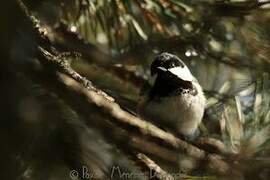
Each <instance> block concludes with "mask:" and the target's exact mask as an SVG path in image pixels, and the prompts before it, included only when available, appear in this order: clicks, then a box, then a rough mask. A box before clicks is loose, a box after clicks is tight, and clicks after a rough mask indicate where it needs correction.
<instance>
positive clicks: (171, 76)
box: [138, 52, 205, 138]
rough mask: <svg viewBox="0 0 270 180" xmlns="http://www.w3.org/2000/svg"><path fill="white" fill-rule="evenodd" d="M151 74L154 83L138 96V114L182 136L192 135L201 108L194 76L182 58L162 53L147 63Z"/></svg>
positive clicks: (197, 84)
mask: <svg viewBox="0 0 270 180" xmlns="http://www.w3.org/2000/svg"><path fill="white" fill-rule="evenodd" d="M151 77H152V78H153V79H154V83H153V85H151V86H150V88H149V90H148V91H147V92H146V93H145V94H144V95H143V96H142V97H141V100H140V102H139V105H138V111H139V114H140V115H141V116H142V117H144V118H146V119H147V118H149V119H151V120H153V121H154V122H158V123H159V124H160V125H163V126H165V129H167V128H169V130H173V131H174V132H175V131H176V132H177V133H179V134H180V135H183V136H184V137H185V138H193V137H194V135H195V132H196V130H197V128H198V125H199V124H200V122H201V120H202V117H203V114H204V107H205V97H204V94H203V91H202V88H201V86H200V84H199V83H198V81H197V79H196V78H195V77H194V76H193V75H192V74H191V72H190V70H189V69H188V67H187V66H186V65H185V63H184V62H183V61H181V60H180V59H179V58H178V57H177V56H175V55H173V54H169V53H166V52H164V53H161V54H160V55H158V56H157V57H156V58H155V60H154V61H153V63H152V64H151ZM163 126H162V127H163Z"/></svg>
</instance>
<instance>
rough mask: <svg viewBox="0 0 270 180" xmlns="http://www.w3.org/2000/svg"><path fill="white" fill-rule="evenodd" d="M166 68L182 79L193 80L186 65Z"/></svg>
mask: <svg viewBox="0 0 270 180" xmlns="http://www.w3.org/2000/svg"><path fill="white" fill-rule="evenodd" d="M168 70H169V71H170V72H171V73H173V74H174V75H176V76H177V77H179V78H181V79H182V80H184V81H192V80H193V76H192V74H191V72H190V71H189V69H188V68H187V67H186V66H185V67H183V68H182V67H174V68H170V69H168Z"/></svg>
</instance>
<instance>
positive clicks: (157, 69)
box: [151, 66, 167, 76]
mask: <svg viewBox="0 0 270 180" xmlns="http://www.w3.org/2000/svg"><path fill="white" fill-rule="evenodd" d="M166 71H167V69H166V68H164V67H161V66H159V67H157V68H156V70H155V71H152V72H151V76H153V75H155V74H156V73H157V72H166Z"/></svg>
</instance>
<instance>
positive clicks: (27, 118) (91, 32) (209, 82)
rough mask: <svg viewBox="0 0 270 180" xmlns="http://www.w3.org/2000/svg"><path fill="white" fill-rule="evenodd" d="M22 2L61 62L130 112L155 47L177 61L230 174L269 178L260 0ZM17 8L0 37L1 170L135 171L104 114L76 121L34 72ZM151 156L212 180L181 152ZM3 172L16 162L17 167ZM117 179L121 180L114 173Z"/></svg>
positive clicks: (26, 175)
mask: <svg viewBox="0 0 270 180" xmlns="http://www.w3.org/2000/svg"><path fill="white" fill-rule="evenodd" d="M23 2H24V4H25V6H26V7H27V8H28V9H29V11H30V12H31V13H32V15H34V16H35V17H36V18H37V19H38V20H39V21H40V22H41V24H42V26H43V27H44V28H45V34H46V35H47V36H48V38H49V40H50V41H51V42H53V43H52V44H53V46H54V47H55V49H57V50H58V51H62V52H66V53H70V54H72V55H71V56H70V57H69V59H68V61H69V63H70V64H71V67H72V68H73V69H74V70H76V71H77V72H78V73H79V74H81V75H83V76H84V77H86V78H87V79H89V80H90V81H91V82H92V83H93V84H94V85H95V86H96V87H98V88H100V89H101V90H103V91H105V92H106V93H108V94H109V95H110V96H112V97H114V98H115V100H116V102H117V103H119V104H120V105H121V107H123V108H124V109H125V110H127V111H129V112H131V113H133V114H135V115H136V113H137V112H136V108H137V103H138V99H139V97H140V91H141V89H142V88H143V87H144V86H145V84H147V83H148V80H149V77H150V71H149V67H150V64H151V62H152V61H153V59H154V57H155V56H156V55H157V54H159V53H161V52H169V53H173V54H176V55H177V56H179V57H180V58H181V59H182V60H183V61H184V62H185V63H186V64H187V65H188V67H189V68H190V70H191V72H192V73H193V74H194V76H195V77H196V78H197V79H198V81H199V82H200V84H201V85H202V87H203V90H204V93H205V95H206V97H207V105H206V110H205V115H204V118H203V122H202V124H201V125H200V135H199V137H200V138H213V139H215V140H218V141H219V142H220V143H222V145H223V146H224V148H223V150H224V151H225V155H224V159H225V161H226V160H227V161H228V162H229V164H230V165H231V168H232V169H234V170H235V171H236V173H235V176H234V177H233V178H235V179H238V178H240V179H262V180H266V179H268V178H269V177H270V168H269V167H270V149H269V148H270V146H269V145H270V144H269V142H270V141H269V140H270V139H269V138H270V75H269V73H270V26H269V24H270V4H268V3H267V1H255V0H248V1H236V0H230V1H219V0H209V1H185V0H179V1H176V0H145V1H139V0H134V1H126V0H98V1H97V0H57V1H55V0H49V1H31V0H24V1H23ZM12 7H13V9H14V10H13V11H11V12H10V13H18V12H20V13H18V14H19V15H17V16H16V14H15V15H14V14H13V15H14V16H15V17H18V18H11V19H10V21H11V22H9V23H10V24H11V25H9V26H10V27H11V29H13V31H10V32H9V37H10V39H9V40H7V41H6V43H7V44H8V46H5V48H7V50H5V55H3V57H4V58H3V59H5V60H4V61H3V62H4V63H3V66H2V67H3V69H5V70H3V72H5V71H7V73H3V72H2V73H3V75H4V76H6V75H7V74H11V75H10V76H9V78H10V79H8V78H5V81H3V84H2V85H3V87H4V86H5V88H3V89H2V91H1V93H2V95H3V97H4V96H6V97H5V98H3V99H4V100H5V101H3V102H1V103H2V104H3V107H8V109H9V110H8V111H5V114H7V115H5V117H4V116H3V118H1V122H2V123H3V124H7V125H4V126H3V129H4V130H3V131H2V132H3V135H2V137H1V138H3V140H4V141H3V142H4V144H7V146H6V150H1V151H3V152H1V153H2V154H1V155H3V157H5V159H7V160H5V161H3V162H4V163H6V164H7V165H6V167H7V168H8V169H9V170H8V171H6V172H7V175H6V177H8V178H10V177H12V178H19V179H27V180H28V179H30V180H32V179H70V174H69V172H70V170H72V169H80V170H82V167H84V166H85V167H87V168H89V171H91V172H94V173H95V174H96V175H97V176H98V177H99V178H101V179H103V178H104V179H108V177H111V176H110V175H111V174H110V173H111V168H112V167H121V168H122V169H123V171H125V172H137V173H139V172H141V169H140V167H139V166H138V165H136V164H135V163H134V160H133V159H132V158H131V157H129V156H128V155H126V154H125V151H126V149H124V150H123V149H121V148H119V142H118V145H117V143H115V142H114V141H113V140H111V139H110V137H108V135H106V133H107V132H106V131H105V130H104V129H103V130H102V129H100V128H99V125H96V124H99V122H101V121H106V118H107V117H101V116H100V115H98V114H97V110H96V109H95V108H94V107H93V108H92V107H91V106H89V107H88V110H89V112H92V114H93V115H92V116H91V118H90V119H87V118H86V117H83V116H81V115H80V114H79V113H78V112H77V111H76V109H74V108H72V107H70V106H69V105H68V104H67V103H66V102H65V101H64V100H63V99H62V98H61V97H59V95H58V94H57V93H56V92H54V91H53V89H52V88H49V85H50V84H48V83H47V84H46V83H45V84H44V83H43V82H42V79H39V77H38V76H36V77H33V76H32V75H31V72H32V71H41V70H43V69H44V67H43V65H41V64H40V63H39V61H38V57H37V44H38V40H37V39H38V38H37V34H36V33H35V32H34V31H33V29H32V27H31V24H30V23H29V22H27V21H25V20H24V19H23V15H22V14H23V13H22V10H21V9H20V8H19V6H18V5H17V4H15V3H14V4H12ZM15 9H16V12H15ZM10 17H11V16H10ZM7 18H8V17H7ZM3 22H4V21H3ZM0 23H2V22H0ZM1 26H7V25H5V23H3V25H1ZM7 31H8V29H7ZM3 50H4V49H3ZM1 69H2V68H1ZM29 75H30V77H31V78H29ZM4 76H3V77H4ZM43 78H44V77H43ZM3 79H4V78H3ZM61 93H63V94H65V92H61ZM68 95H69V94H68V93H67V96H68ZM74 101H76V99H75V100H74ZM6 103H8V105H7V104H6ZM82 106H83V104H82ZM2 110H3V109H2ZM10 114H12V115H10ZM92 121H95V122H92ZM92 124H95V125H92ZM8 134H11V136H9V135H8ZM128 141H129V140H128V139H127V142H128ZM121 143H126V142H121ZM121 143H120V144H121ZM120 147H121V145H120ZM227 153H228V154H230V155H229V156H226V154H227ZM149 155H151V153H149ZM153 159H154V160H155V161H156V162H157V164H159V165H160V166H161V167H162V168H164V170H166V171H167V172H169V173H170V172H179V171H181V172H182V173H183V174H185V175H187V176H188V177H189V178H191V179H192V178H196V177H203V176H207V177H210V178H212V177H213V178H218V176H217V175H216V174H215V173H210V172H208V171H206V170H204V169H203V168H201V167H197V163H196V162H194V160H193V159H190V158H189V157H187V156H184V155H182V154H181V155H179V157H178V159H177V162H176V163H175V162H174V163H171V162H164V160H160V159H159V158H157V157H153ZM234 161H237V163H234ZM194 164H195V165H194ZM10 169H16V170H14V172H15V173H11V172H13V170H10ZM194 169H195V170H194ZM228 177H230V175H228V176H226V178H228ZM117 178H120V179H121V177H116V176H115V177H113V179H117ZM145 178H146V177H144V176H137V177H136V178H135V179H145ZM5 179H6V178H5Z"/></svg>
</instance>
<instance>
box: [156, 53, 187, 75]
mask: <svg viewBox="0 0 270 180" xmlns="http://www.w3.org/2000/svg"><path fill="white" fill-rule="evenodd" d="M184 66H185V63H184V62H183V61H181V59H180V58H178V57H177V56H176V55H173V54H170V53H167V52H164V53H161V54H159V55H158V56H157V57H156V58H155V60H154V61H153V62H152V64H151V75H154V74H156V73H157V72H158V71H160V70H167V69H170V68H173V67H184Z"/></svg>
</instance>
